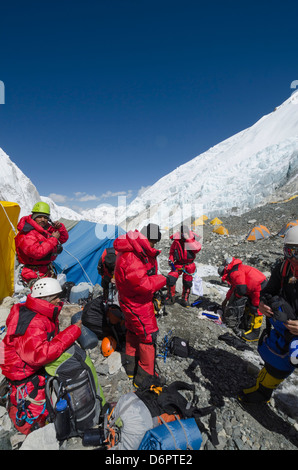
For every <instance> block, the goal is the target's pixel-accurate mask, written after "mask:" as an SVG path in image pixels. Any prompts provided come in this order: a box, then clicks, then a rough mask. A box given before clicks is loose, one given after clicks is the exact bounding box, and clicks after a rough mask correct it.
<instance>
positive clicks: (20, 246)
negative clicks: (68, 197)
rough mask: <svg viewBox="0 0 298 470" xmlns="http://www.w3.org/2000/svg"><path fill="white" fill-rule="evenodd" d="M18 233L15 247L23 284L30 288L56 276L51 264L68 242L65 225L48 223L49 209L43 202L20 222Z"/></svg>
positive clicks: (37, 204)
mask: <svg viewBox="0 0 298 470" xmlns="http://www.w3.org/2000/svg"><path fill="white" fill-rule="evenodd" d="M18 231H19V232H18V234H17V236H16V237H15V246H16V252H17V257H18V261H19V263H20V264H23V265H24V266H23V268H22V272H21V277H22V281H23V283H24V284H25V285H27V286H29V287H30V288H31V287H32V284H33V283H34V282H35V281H36V280H37V279H40V278H43V277H56V275H55V272H54V269H53V266H52V262H53V261H54V260H55V259H56V258H57V256H58V254H59V253H61V251H62V244H63V243H65V242H66V241H67V240H68V232H67V230H66V228H65V226H64V224H62V223H60V222H58V221H57V222H50V206H49V205H48V204H47V203H45V202H42V201H41V202H38V203H36V204H35V205H34V207H33V209H32V214H31V215H26V216H24V217H22V218H21V220H20V221H19V223H18Z"/></svg>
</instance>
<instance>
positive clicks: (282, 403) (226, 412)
mask: <svg viewBox="0 0 298 470" xmlns="http://www.w3.org/2000/svg"><path fill="white" fill-rule="evenodd" d="M297 201H298V198H297V199H294V200H292V201H290V202H289V203H285V204H282V203H280V204H269V205H267V206H264V207H260V208H258V209H255V210H253V211H250V212H249V213H246V214H244V215H242V216H241V217H235V216H234V217H230V218H227V219H223V218H221V220H223V222H224V225H225V226H226V227H227V228H228V229H229V233H230V234H231V235H230V236H229V237H227V236H220V235H217V234H214V233H213V232H212V227H209V226H208V225H207V224H206V226H204V231H203V248H202V250H201V252H200V254H199V255H198V257H197V260H196V263H197V266H198V272H201V273H202V275H201V277H202V280H203V290H204V295H203V298H204V300H205V301H206V305H207V306H208V303H210V302H211V303H221V302H222V300H223V299H224V296H225V292H226V290H227V286H225V285H223V284H221V282H220V278H219V276H218V275H217V267H218V266H219V265H220V264H221V261H222V259H223V257H224V256H225V255H226V254H229V255H230V256H236V257H237V258H240V259H242V261H243V262H244V263H246V264H250V265H252V266H255V267H257V268H258V269H260V270H261V271H263V272H264V273H267V274H269V273H270V267H271V266H272V264H274V262H275V260H276V258H278V257H281V256H282V245H283V239H282V238H280V237H278V236H277V233H278V231H279V230H280V228H281V227H282V226H283V224H284V223H285V222H287V221H288V220H291V219H297V214H298V211H297V205H298V202H297ZM252 224H254V225H257V224H263V225H265V226H267V227H268V228H269V230H270V231H271V233H273V234H276V236H273V237H271V238H269V239H266V240H263V241H260V242H256V243H250V242H247V241H245V237H246V235H247V233H248V232H249V230H250V228H251V227H252ZM169 247H170V240H165V239H163V240H162V241H161V243H160V245H159V247H158V248H162V254H161V257H160V258H161V259H160V270H161V272H162V273H163V274H166V273H167V271H168V264H167V260H168V253H169ZM177 291H178V292H177V296H178V297H179V287H178V288H177ZM180 293H181V290H180ZM196 299H197V296H195V295H191V298H190V301H191V302H193V301H194V300H196ZM202 305H203V306H204V305H205V304H200V305H198V306H197V307H187V308H185V307H183V306H182V305H180V303H179V299H178V301H177V302H176V303H175V304H174V305H167V306H166V314H163V315H160V316H159V318H158V326H159V335H158V344H157V353H158V357H157V367H158V370H159V372H160V374H161V375H163V376H164V377H165V378H166V379H167V383H172V382H174V381H176V380H182V381H185V382H187V383H193V384H195V388H196V395H197V397H198V406H199V407H202V408H203V407H206V406H209V405H214V406H215V411H216V431H217V436H218V445H216V446H214V444H213V443H212V440H211V438H210V435H211V430H210V428H209V425H210V422H209V417H208V416H206V417H203V418H201V422H202V423H203V425H204V428H205V429H204V430H203V431H202V436H203V443H202V446H201V449H204V450H296V449H297V447H298V399H297V385H298V376H297V372H295V373H293V374H292V376H291V377H290V378H289V380H285V381H284V383H283V385H282V387H281V388H280V389H278V390H276V392H275V393H274V395H273V398H272V399H271V401H270V404H269V405H251V406H246V407H242V406H241V405H240V404H239V402H238V400H237V394H238V392H239V391H240V390H241V389H242V388H245V387H249V386H251V385H253V384H254V383H255V378H256V375H257V373H258V371H259V370H260V369H261V367H262V361H261V359H260V356H259V355H258V352H257V344H255V343H252V344H246V343H244V342H242V341H238V342H237V341H236V342H235V341H234V340H235V338H236V337H235V335H234V334H233V333H232V331H231V330H229V329H228V328H226V327H225V325H223V324H220V323H216V322H215V321H213V320H210V319H208V318H204V317H202V315H201V312H202V311H203V310H204V309H203V308H202ZM199 307H200V308H199ZM76 311H77V308H76V306H74V305H66V306H65V307H64V308H63V310H62V314H61V328H62V329H63V328H65V327H66V326H68V325H69V323H70V318H71V316H72V315H73V314H74V313H75V312H76ZM173 336H178V337H180V338H183V339H184V340H185V341H186V342H188V344H189V356H188V357H187V358H182V357H178V356H176V355H173V354H171V353H169V351H168V349H167V348H166V346H167V345H168V343H167V339H169V338H170V337H173ZM90 356H91V358H92V360H93V362H94V365H95V368H96V370H97V373H98V377H99V382H100V384H101V386H102V388H103V391H104V394H105V397H106V399H107V401H110V402H117V401H118V400H119V399H120V397H121V396H122V395H124V394H125V393H128V392H130V391H133V390H134V387H133V384H132V381H131V380H130V379H128V377H127V376H126V373H125V371H124V369H123V367H122V366H121V361H120V356H121V354H120V353H119V352H117V351H116V352H114V353H113V354H111V356H109V357H108V358H104V357H103V355H102V354H101V350H100V343H99V345H98V346H96V348H94V349H92V350H91V351H90ZM17 440H18V436H16V433H15V431H13V429H12V428H11V427H9V422H8V417H7V414H6V413H5V409H3V408H0V442H1V446H2V447H0V448H3V449H9V448H11V446H12V444H11V442H13V443H14V444H13V445H15V446H16V442H17ZM61 448H62V449H64V450H73V449H80V448H83V447H82V441H81V439H79V438H71V439H69V440H67V441H65V442H64V443H63V445H62V446H61ZM91 449H92V448H91Z"/></svg>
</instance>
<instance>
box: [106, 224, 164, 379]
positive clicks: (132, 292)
mask: <svg viewBox="0 0 298 470" xmlns="http://www.w3.org/2000/svg"><path fill="white" fill-rule="evenodd" d="M160 239H161V233H160V230H159V227H158V225H156V224H149V225H148V226H146V227H144V228H143V229H142V230H141V231H140V232H139V231H138V230H135V231H134V232H133V231H129V232H128V233H126V234H125V235H121V236H120V237H118V238H117V239H116V240H115V241H114V248H115V249H116V251H117V252H118V255H117V260H116V266H115V280H116V286H117V290H118V296H119V302H120V307H121V310H122V312H123V314H124V318H125V327H126V346H125V359H126V365H125V369H126V373H127V375H128V376H129V377H130V378H134V385H135V386H136V387H140V386H142V385H143V384H144V381H147V380H151V379H154V380H156V378H157V374H156V371H155V357H156V350H155V344H156V338H157V333H158V326H157V321H156V316H155V313H154V305H153V295H154V293H155V292H157V291H159V290H160V289H161V288H162V287H164V286H165V285H166V277H165V276H163V275H161V274H158V266H157V256H158V255H159V254H160V251H158V250H156V249H155V248H154V246H155V244H156V243H157V242H158V241H159V240H160Z"/></svg>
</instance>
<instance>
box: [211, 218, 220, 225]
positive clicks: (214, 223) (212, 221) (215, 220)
mask: <svg viewBox="0 0 298 470" xmlns="http://www.w3.org/2000/svg"><path fill="white" fill-rule="evenodd" d="M210 224H211V225H220V224H222V221H221V220H219V218H218V217H215V219H213V220H211V222H210Z"/></svg>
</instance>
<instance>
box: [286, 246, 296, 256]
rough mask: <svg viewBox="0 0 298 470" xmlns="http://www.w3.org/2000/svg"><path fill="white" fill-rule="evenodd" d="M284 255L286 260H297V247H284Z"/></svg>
mask: <svg viewBox="0 0 298 470" xmlns="http://www.w3.org/2000/svg"><path fill="white" fill-rule="evenodd" d="M284 254H285V257H286V258H289V259H290V258H295V259H298V246H294V247H290V246H285V247H284Z"/></svg>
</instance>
